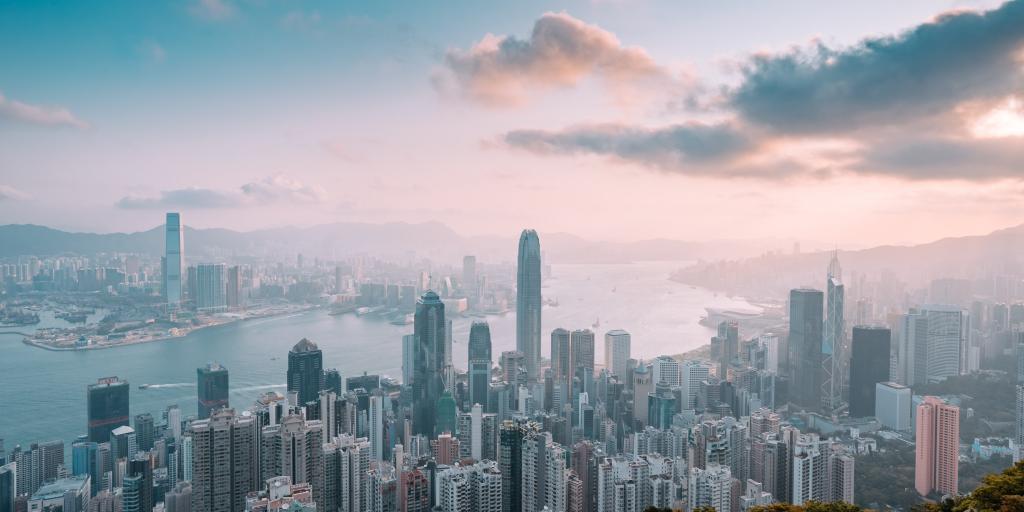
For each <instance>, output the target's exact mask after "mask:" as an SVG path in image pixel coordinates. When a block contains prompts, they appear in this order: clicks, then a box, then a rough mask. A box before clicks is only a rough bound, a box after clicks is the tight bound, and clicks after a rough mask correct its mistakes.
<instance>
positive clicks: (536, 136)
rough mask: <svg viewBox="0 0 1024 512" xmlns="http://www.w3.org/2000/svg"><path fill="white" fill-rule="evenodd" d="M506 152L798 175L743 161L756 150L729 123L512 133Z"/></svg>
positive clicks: (781, 163)
mask: <svg viewBox="0 0 1024 512" xmlns="http://www.w3.org/2000/svg"><path fill="white" fill-rule="evenodd" d="M504 142H505V143H506V144H508V145H509V146H512V147H515V148H519V149H523V150H526V151H529V152H532V153H535V154H541V155H548V154H562V155H575V154H591V155H599V156H607V157H611V158H613V159H614V160H617V161H624V162H633V163H638V164H640V165H643V166H646V167H648V168H652V169H657V170H660V171H664V172H670V173H678V174H684V175H692V176H717V177H724V178H739V177H743V178H762V179H779V178H783V177H787V176H790V175H793V174H796V173H798V172H802V170H803V169H802V167H801V166H799V165H798V164H797V163H796V162H794V161H789V160H783V159H778V160H775V161H774V162H772V165H764V164H765V162H763V161H758V160H757V159H751V158H748V157H750V156H753V155H755V154H756V153H757V152H758V150H759V149H760V148H759V142H758V140H757V138H756V137H754V136H752V135H751V134H749V133H745V132H744V131H742V130H741V129H739V128H737V127H736V126H735V125H733V124H730V123H719V124H701V123H687V124H678V125H672V126H667V127H662V128H653V129H651V128H637V127H631V126H625V125H619V124H609V125H592V126H582V127H576V128H570V129H567V130H563V131H543V130H517V131H513V132H509V133H507V134H506V135H505V136H504Z"/></svg>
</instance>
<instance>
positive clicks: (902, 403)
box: [875, 382, 914, 431]
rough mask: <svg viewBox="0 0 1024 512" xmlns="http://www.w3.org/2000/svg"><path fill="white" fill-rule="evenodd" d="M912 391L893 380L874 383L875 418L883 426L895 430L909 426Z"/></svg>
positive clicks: (907, 429) (908, 427)
mask: <svg viewBox="0 0 1024 512" xmlns="http://www.w3.org/2000/svg"><path fill="white" fill-rule="evenodd" d="M911 395H912V393H911V391H910V388H908V387H906V386H904V385H902V384H897V383H895V382H879V383H878V384H875V419H877V420H878V422H879V423H881V424H882V426H883V427H885V428H888V429H891V430H896V431H909V430H910V428H911V414H913V412H914V411H913V407H912V404H911V402H912V396H911Z"/></svg>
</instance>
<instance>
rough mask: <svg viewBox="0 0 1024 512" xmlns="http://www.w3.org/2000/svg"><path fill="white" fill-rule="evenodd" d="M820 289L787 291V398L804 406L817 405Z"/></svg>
mask: <svg viewBox="0 0 1024 512" xmlns="http://www.w3.org/2000/svg"><path fill="white" fill-rule="evenodd" d="M823 299H824V296H823V294H822V293H821V290H811V289H806V288H800V289H796V290H791V291H790V292H789V365H790V377H791V379H790V382H791V385H790V393H789V396H790V401H791V402H793V403H795V404H796V405H798V406H800V407H803V408H805V409H808V410H812V411H816V410H818V409H819V408H820V407H821V403H822V402H821V389H822V386H821V385H822V378H823V375H822V373H823V372H822V334H821V329H822V318H821V315H822V311H823V309H822V308H823V305H822V301H823Z"/></svg>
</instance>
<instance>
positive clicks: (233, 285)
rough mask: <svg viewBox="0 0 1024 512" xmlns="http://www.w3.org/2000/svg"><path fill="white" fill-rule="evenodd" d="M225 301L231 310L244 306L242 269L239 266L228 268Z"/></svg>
mask: <svg viewBox="0 0 1024 512" xmlns="http://www.w3.org/2000/svg"><path fill="white" fill-rule="evenodd" d="M224 300H225V302H226V303H227V306H228V307H229V308H237V307H239V306H241V305H242V302H243V300H242V269H241V267H239V266H238V265H235V266H233V267H228V277H227V287H226V288H225V293H224Z"/></svg>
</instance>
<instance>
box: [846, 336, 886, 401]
mask: <svg viewBox="0 0 1024 512" xmlns="http://www.w3.org/2000/svg"><path fill="white" fill-rule="evenodd" d="M891 340H892V334H891V333H890V331H889V329H888V328H885V327H872V326H865V325H858V326H855V327H854V328H853V342H852V343H851V349H852V350H851V351H850V355H851V357H850V416H852V417H854V418H864V417H867V416H874V415H875V386H876V385H877V384H878V383H879V382H886V381H888V380H889V349H890V342H891Z"/></svg>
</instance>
